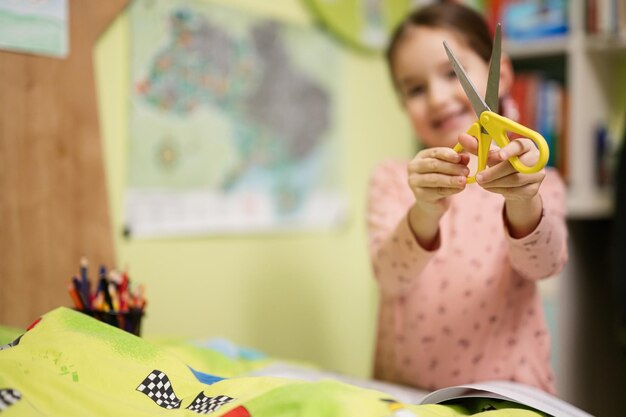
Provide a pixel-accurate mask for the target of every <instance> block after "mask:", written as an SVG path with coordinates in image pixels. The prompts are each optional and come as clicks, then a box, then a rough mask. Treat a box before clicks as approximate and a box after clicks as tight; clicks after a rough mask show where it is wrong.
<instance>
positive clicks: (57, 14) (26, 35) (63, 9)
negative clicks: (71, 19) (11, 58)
mask: <svg viewBox="0 0 626 417" xmlns="http://www.w3.org/2000/svg"><path fill="white" fill-rule="evenodd" d="M67 23H68V7H67V0H0V49H8V50H12V51H17V52H26V53H31V54H37V55H47V56H52V57H57V58H64V57H66V56H67V54H68V49H69V46H68V37H69V35H68V24H67Z"/></svg>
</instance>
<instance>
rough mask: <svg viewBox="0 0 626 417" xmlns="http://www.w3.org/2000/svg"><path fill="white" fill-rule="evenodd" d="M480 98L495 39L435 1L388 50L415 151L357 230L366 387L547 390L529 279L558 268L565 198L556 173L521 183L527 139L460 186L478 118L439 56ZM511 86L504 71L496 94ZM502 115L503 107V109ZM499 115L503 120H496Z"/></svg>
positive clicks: (540, 320) (542, 332) (377, 182)
mask: <svg viewBox="0 0 626 417" xmlns="http://www.w3.org/2000/svg"><path fill="white" fill-rule="evenodd" d="M444 40H446V41H447V42H448V45H449V46H450V48H451V49H452V50H453V51H454V52H455V55H456V56H457V57H458V58H459V60H460V61H461V64H462V65H463V67H464V69H465V70H466V72H467V74H468V76H469V78H470V79H471V80H472V81H473V82H474V84H475V85H476V87H477V89H478V90H479V91H481V92H482V94H483V95H484V91H485V88H486V82H487V76H488V65H489V58H490V56H491V47H492V39H491V36H490V34H489V30H488V27H487V25H486V22H485V21H484V19H483V18H482V16H480V15H479V14H478V13H476V12H475V11H473V10H472V9H470V8H467V7H465V6H462V5H459V4H456V3H436V4H433V5H431V6H426V7H424V8H421V9H419V10H417V11H416V12H414V13H413V14H411V15H410V16H408V17H407V18H406V20H405V21H404V22H403V23H401V24H400V26H399V27H398V28H397V30H396V32H395V34H394V36H393V37H392V40H391V43H390V45H389V48H388V51H387V59H388V64H389V69H390V73H391V77H392V80H393V84H394V86H395V88H396V90H397V93H398V96H399V99H400V102H401V105H402V107H403V109H404V111H405V112H406V115H407V116H408V118H409V120H410V122H411V124H412V126H413V128H414V130H415V132H416V134H417V136H418V137H419V138H420V139H421V141H422V143H423V145H425V148H424V149H423V150H421V151H420V152H418V153H417V155H416V156H415V157H414V158H413V160H411V161H410V162H408V164H407V163H406V161H390V162H386V163H383V164H381V165H380V166H379V167H377V169H376V170H375V172H374V173H373V175H372V178H371V183H370V190H369V206H368V231H369V242H370V253H371V257H372V263H373V269H374V274H375V276H376V280H377V283H378V286H379V288H380V297H379V298H380V306H379V324H378V338H377V347H376V358H375V372H374V373H375V377H376V378H378V379H383V380H387V381H391V382H397V383H404V384H408V385H413V386H415V387H418V388H422V389H429V390H433V389H438V388H442V387H445V386H450V385H456V384H461V383H469V382H473V381H480V380H493V379H499V380H503V379H504V380H513V381H518V382H523V383H526V384H530V385H533V386H535V387H538V388H541V389H543V390H545V391H547V392H550V393H554V392H555V390H554V382H553V376H552V371H551V369H550V364H549V353H550V346H549V340H548V333H547V329H546V323H545V320H544V316H543V311H542V307H541V300H540V296H539V294H538V291H537V285H536V282H537V280H539V279H542V278H546V277H549V276H552V275H554V274H556V273H558V272H559V271H560V270H561V268H562V267H563V265H564V264H565V262H566V259H567V245H566V227H565V220H564V214H565V190H564V185H563V183H562V181H561V179H560V178H559V176H558V174H557V173H556V172H555V171H553V170H551V169H546V170H542V171H540V172H538V173H535V174H528V175H527V174H519V173H518V172H517V171H515V170H514V169H513V167H512V166H511V165H510V164H509V163H508V161H507V159H508V158H509V157H511V156H513V155H517V156H519V157H520V159H521V160H522V162H524V163H525V164H526V165H533V164H534V163H535V162H536V161H537V158H538V151H537V150H536V148H535V147H534V146H533V144H532V142H531V141H530V140H528V139H517V140H513V141H511V143H510V144H509V145H507V146H506V147H504V148H502V149H495V150H492V151H491V153H490V158H489V167H488V168H487V169H486V170H484V171H482V172H481V173H480V174H479V175H478V176H477V183H476V184H471V185H467V184H466V180H467V176H468V174H469V172H470V169H469V168H468V166H469V165H470V159H472V160H473V159H474V156H473V155H472V156H470V154H468V153H462V154H458V153H456V152H455V151H454V150H452V149H451V148H452V147H453V146H454V145H455V144H456V143H457V142H459V141H460V142H461V144H462V145H463V146H464V148H465V149H466V150H468V151H469V152H470V153H476V148H477V145H476V141H475V139H473V138H472V137H471V136H469V135H467V134H465V133H464V132H465V130H466V129H468V128H469V126H470V125H471V124H472V123H473V122H474V121H475V120H476V114H475V113H474V112H473V110H472V107H471V104H470V103H469V101H468V99H467V97H466V96H465V93H464V92H463V89H462V87H461V85H460V83H459V81H458V79H457V78H456V76H455V73H454V71H453V69H452V66H451V65H450V63H449V61H448V58H447V56H446V53H445V50H444V48H443V41H444ZM512 82H513V70H512V66H511V63H510V61H509V60H508V59H507V58H506V57H503V59H502V61H501V79H500V94H501V101H502V102H503V107H504V115H505V116H508V117H512V116H513V115H511V114H510V113H511V112H510V107H511V105H510V103H507V102H506V99H505V98H504V97H505V95H506V93H507V91H508V90H509V89H510V87H511V84H512ZM507 104H508V105H507ZM507 107H509V109H507Z"/></svg>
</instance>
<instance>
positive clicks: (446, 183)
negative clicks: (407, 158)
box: [409, 173, 467, 189]
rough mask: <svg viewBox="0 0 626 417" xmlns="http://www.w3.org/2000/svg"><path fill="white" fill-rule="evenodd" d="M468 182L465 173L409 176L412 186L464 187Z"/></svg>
mask: <svg viewBox="0 0 626 417" xmlns="http://www.w3.org/2000/svg"><path fill="white" fill-rule="evenodd" d="M465 184H467V177H465V176H463V175H457V176H454V175H445V174H436V173H430V174H414V175H411V176H409V185H410V186H411V187H412V188H440V187H444V188H453V189H463V188H465Z"/></svg>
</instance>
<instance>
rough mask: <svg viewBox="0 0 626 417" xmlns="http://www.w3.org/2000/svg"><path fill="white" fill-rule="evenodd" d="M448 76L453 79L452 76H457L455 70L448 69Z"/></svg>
mask: <svg viewBox="0 0 626 417" xmlns="http://www.w3.org/2000/svg"><path fill="white" fill-rule="evenodd" d="M446 76H447V77H448V78H450V79H451V78H456V72H454V70H453V69H451V70H450V71H448V72H447V74H446Z"/></svg>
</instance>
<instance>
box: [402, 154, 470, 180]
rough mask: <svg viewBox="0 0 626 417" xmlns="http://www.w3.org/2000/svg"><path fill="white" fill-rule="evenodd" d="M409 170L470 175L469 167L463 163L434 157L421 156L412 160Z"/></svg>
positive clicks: (424, 172)
mask: <svg viewBox="0 0 626 417" xmlns="http://www.w3.org/2000/svg"><path fill="white" fill-rule="evenodd" d="M409 172H416V173H420V174H428V173H439V174H448V175H464V176H466V177H467V175H469V168H468V167H467V166H466V165H463V164H461V163H457V164H455V163H452V162H447V161H442V160H440V159H434V158H419V159H416V160H415V161H413V162H411V164H410V166H409Z"/></svg>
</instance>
